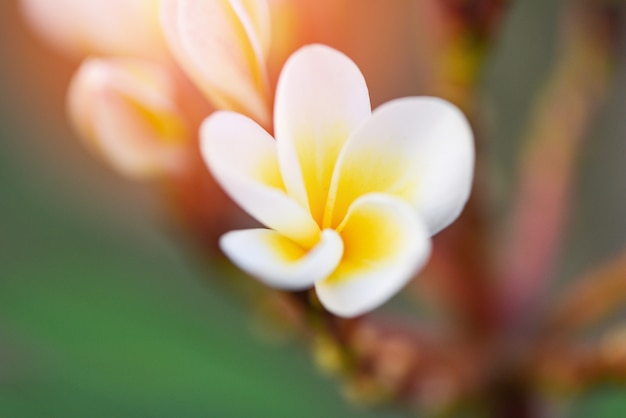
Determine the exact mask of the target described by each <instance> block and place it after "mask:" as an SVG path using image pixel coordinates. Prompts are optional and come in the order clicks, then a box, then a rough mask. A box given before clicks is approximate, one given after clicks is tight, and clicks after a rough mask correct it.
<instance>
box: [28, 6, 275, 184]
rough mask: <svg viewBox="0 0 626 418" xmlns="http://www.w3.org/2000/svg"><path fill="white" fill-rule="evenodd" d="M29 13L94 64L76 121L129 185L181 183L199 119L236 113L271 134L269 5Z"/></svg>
mask: <svg viewBox="0 0 626 418" xmlns="http://www.w3.org/2000/svg"><path fill="white" fill-rule="evenodd" d="M21 5H22V9H23V10H24V14H25V16H26V17H27V19H28V21H29V22H31V24H32V25H33V26H34V28H35V29H36V30H37V31H38V32H39V33H40V34H42V35H43V37H44V38H45V39H47V40H49V41H50V42H51V43H53V44H54V45H56V46H58V47H59V48H60V49H62V50H64V51H67V52H69V53H71V54H72V55H74V56H78V57H81V58H86V57H87V59H85V61H83V63H82V64H81V66H80V68H79V69H78V71H77V72H76V74H75V76H74V78H73V80H72V83H71V86H70V90H69V97H68V105H69V114H70V119H71V121H72V122H73V124H74V126H75V127H76V130H77V131H78V133H79V134H80V136H81V137H82V138H83V139H85V140H86V143H87V144H88V146H89V147H90V148H91V149H92V150H94V151H96V153H97V154H98V155H99V156H100V157H102V158H103V159H104V160H106V161H107V162H109V163H110V164H111V165H112V166H113V167H114V168H115V169H116V170H117V171H119V172H121V173H122V174H124V175H126V176H128V177H131V178H136V179H147V178H154V177H156V176H163V175H176V174H178V173H180V172H181V171H182V170H183V169H184V167H185V166H189V165H190V158H192V157H191V156H192V154H193V151H194V149H195V148H196V142H195V141H194V139H195V137H196V132H197V123H198V122H199V121H200V120H201V118H199V117H195V116H196V115H197V114H198V113H200V112H203V116H206V114H207V113H209V112H210V111H211V110H212V108H219V109H229V110H234V111H237V112H241V113H244V114H246V115H249V116H251V117H253V118H255V120H257V121H259V122H260V123H262V124H264V125H265V126H267V124H268V123H269V121H270V120H271V117H270V112H271V94H270V87H269V81H268V76H267V65H266V56H267V54H268V51H269V38H270V30H269V28H270V22H269V7H268V3H267V2H266V0H88V1H86V0H22V1H21ZM181 70H182V71H181ZM183 72H184V73H185V74H186V75H187V76H188V77H189V78H190V79H191V80H192V81H193V82H194V83H195V85H196V86H197V89H198V90H200V91H201V93H204V96H205V99H203V100H198V97H200V96H201V94H198V92H197V91H196V87H192V83H189V81H188V80H186V79H185V76H184V75H183ZM189 96H192V97H189ZM183 104H184V105H183ZM190 104H193V105H195V108H194V109H191V112H190V108H191V107H192V106H190ZM190 113H193V115H192V114H190Z"/></svg>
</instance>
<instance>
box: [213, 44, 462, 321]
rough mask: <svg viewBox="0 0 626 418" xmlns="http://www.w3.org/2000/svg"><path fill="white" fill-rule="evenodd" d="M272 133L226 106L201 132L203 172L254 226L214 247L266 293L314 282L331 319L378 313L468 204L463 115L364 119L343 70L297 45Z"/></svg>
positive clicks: (415, 108) (408, 104)
mask: <svg viewBox="0 0 626 418" xmlns="http://www.w3.org/2000/svg"><path fill="white" fill-rule="evenodd" d="M274 127H275V136H276V139H275V140H274V138H272V137H271V136H270V134H268V133H267V132H266V131H264V130H263V129H262V128H261V127H260V126H259V125H258V124H257V123H256V122H254V121H253V120H251V119H249V118H248V117H246V116H243V115H240V114H237V113H234V112H227V111H221V112H217V113H215V114H213V115H212V116H211V117H209V118H208V119H207V120H206V121H205V122H204V123H203V125H202V128H201V148H202V154H203V157H204V159H205V161H206V163H207V165H208V167H209V168H210V170H211V171H212V173H213V175H214V176H215V178H216V179H217V180H218V182H219V183H220V184H221V185H222V187H223V188H224V189H225V190H226V192H227V193H228V194H229V195H230V196H231V197H232V198H233V199H234V200H235V201H236V202H237V203H238V204H239V205H241V207H242V208H243V209H244V210H246V211H247V212H248V213H249V214H250V215H251V216H253V217H254V218H256V219H257V220H258V221H259V222H261V223H262V224H263V225H264V226H266V227H267V228H260V229H249V230H241V231H231V232H229V233H227V234H225V235H224V236H222V238H221V240H220V245H221V248H222V249H223V251H224V252H225V253H226V255H227V256H228V257H229V258H230V259H231V260H232V261H233V262H234V263H235V264H236V265H237V266H239V267H240V268H241V269H243V270H244V271H246V272H247V273H249V274H251V275H253V276H256V277H257V278H258V279H260V280H261V281H263V282H265V283H267V284H268V285H270V286H274V287H277V288H282V289H288V290H300V289H306V288H309V287H311V286H315V290H316V292H317V295H318V297H319V300H320V302H321V303H322V304H323V305H324V306H325V307H326V308H327V309H328V310H329V311H331V312H333V313H335V314H337V315H340V316H345V317H351V316H355V315H359V314H362V313H365V312H367V311H369V310H372V309H374V308H375V307H377V306H379V305H381V304H382V303H384V302H385V301H386V300H388V299H389V298H390V297H391V296H393V295H394V294H395V293H396V292H398V291H399V290H400V289H401V288H402V287H403V286H404V285H405V284H406V282H407V281H408V280H409V279H410V278H411V277H412V276H413V275H414V274H415V273H416V271H418V270H419V269H420V268H421V267H422V266H423V265H424V264H425V263H426V261H427V259H428V257H429V253H430V249H431V243H430V237H431V236H432V235H433V234H435V233H437V232H438V231H439V230H441V229H442V228H444V227H446V226H447V225H448V224H450V223H451V222H452V221H453V220H454V219H455V218H456V217H457V216H458V215H459V213H460V212H461V210H462V208H463V206H464V204H465V202H466V200H467V198H468V196H469V192H470V188H471V183H472V175H473V165H474V150H473V140H472V132H471V130H470V127H469V125H468V123H467V121H466V119H465V117H464V116H463V114H462V113H461V112H460V111H459V110H458V109H457V108H456V107H454V106H453V105H452V104H450V103H448V102H446V101H444V100H441V99H437V98H431V97H409V98H403V99H398V100H393V101H391V102H388V103H386V104H384V105H382V106H380V107H379V108H378V109H376V110H375V111H374V112H371V109H370V101H369V94H368V90H367V86H366V84H365V81H364V79H363V76H362V74H361V73H360V71H359V69H358V68H357V66H356V65H355V64H354V63H353V62H352V61H351V60H350V59H349V58H348V57H346V56H345V55H343V54H342V53H340V52H338V51H335V50H333V49H331V48H329V47H325V46H322V45H311V46H306V47H303V48H301V49H300V50H298V51H297V52H296V53H294V54H293V55H292V56H291V57H290V58H289V60H288V61H287V63H286V64H285V66H284V68H283V71H282V73H281V75H280V78H279V81H278V87H277V92H276V103H275V109H274Z"/></svg>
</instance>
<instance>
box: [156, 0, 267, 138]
mask: <svg viewBox="0 0 626 418" xmlns="http://www.w3.org/2000/svg"><path fill="white" fill-rule="evenodd" d="M161 21H162V24H163V29H164V32H165V36H166V38H167V41H168V42H169V46H170V49H171V51H172V53H173V55H174V56H175V57H176V59H177V60H178V63H179V64H180V65H181V67H182V68H184V69H185V71H186V72H187V74H188V75H189V76H190V78H191V79H192V80H194V82H195V83H196V84H197V86H198V87H199V88H200V90H202V92H204V94H205V95H206V96H207V98H209V99H210V100H211V102H212V103H213V104H214V105H215V107H217V108H220V109H228V110H234V111H237V112H240V113H244V114H246V115H248V116H250V117H252V118H253V119H255V120H256V121H257V122H259V123H260V124H262V125H263V126H265V127H267V126H269V125H270V122H271V117H270V114H271V92H270V87H269V81H268V76H267V68H266V56H267V52H268V49H269V38H270V33H269V10H268V6H267V3H266V2H265V1H262V0H246V1H236V0H164V1H163V2H162V6H161Z"/></svg>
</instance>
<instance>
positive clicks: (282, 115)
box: [274, 45, 371, 222]
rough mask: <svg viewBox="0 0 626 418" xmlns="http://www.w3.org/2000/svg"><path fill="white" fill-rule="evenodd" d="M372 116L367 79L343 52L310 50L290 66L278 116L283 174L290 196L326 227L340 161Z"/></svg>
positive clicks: (292, 59)
mask: <svg viewBox="0 0 626 418" xmlns="http://www.w3.org/2000/svg"><path fill="white" fill-rule="evenodd" d="M370 114H371V110H370V102H369V95H368V91H367V86H366V84H365V80H364V79H363V75H362V74H361V72H360V71H359V69H358V67H357V66H356V65H355V64H354V63H353V62H352V61H351V60H350V59H349V58H348V57H347V56H345V55H344V54H342V53H341V52H339V51H336V50H334V49H331V48H329V47H326V46H322V45H310V46H306V47H303V48H301V49H300V50H298V51H296V52H295V53H294V54H293V55H292V56H291V57H290V58H289V59H288V60H287V63H286V64H285V66H284V68H283V71H282V73H281V75H280V78H279V80H278V87H277V89H276V106H275V114H274V128H275V134H276V140H277V141H278V152H279V161H280V165H281V171H282V173H283V178H284V179H285V186H286V188H287V190H288V191H289V194H290V195H291V196H294V198H295V199H297V200H298V201H299V202H301V203H302V204H303V205H308V206H309V208H310V210H311V213H312V214H313V217H314V218H315V219H316V220H318V221H320V222H321V219H322V216H323V212H324V206H325V204H326V195H327V193H328V187H329V185H330V179H331V176H332V172H333V168H334V166H335V161H336V159H337V156H338V155H339V152H340V151H341V148H342V147H343V145H344V143H345V141H346V140H347V139H348V136H349V135H350V133H351V132H352V131H354V129H355V128H356V127H357V126H359V125H360V124H361V123H363V121H365V120H366V119H367V118H368V117H369V116H370Z"/></svg>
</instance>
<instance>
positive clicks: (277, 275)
mask: <svg viewBox="0 0 626 418" xmlns="http://www.w3.org/2000/svg"><path fill="white" fill-rule="evenodd" d="M220 246H221V248H222V251H224V253H226V255H227V256H228V258H230V259H231V260H232V262H233V263H235V264H236V265H237V266H238V267H239V268H241V269H242V270H243V271H245V272H247V273H248V274H250V275H252V276H255V277H257V278H258V279H259V280H261V281H262V282H264V283H266V284H268V285H270V286H272V287H277V288H280V289H288V290H301V289H306V288H308V287H311V286H312V285H313V283H315V282H317V281H319V280H322V279H324V278H326V277H328V275H329V274H331V273H332V271H333V270H334V269H335V268H336V267H337V264H339V261H340V260H341V255H342V253H343V243H342V242H341V238H340V237H339V234H337V232H335V231H333V230H330V229H327V230H325V231H322V233H321V234H320V241H319V242H318V243H317V244H316V245H315V246H314V247H313V248H312V249H310V250H308V251H307V250H305V249H303V248H302V247H301V246H299V245H298V244H296V243H295V242H293V241H291V240H289V239H288V238H285V237H284V236H282V235H280V234H279V233H278V232H276V231H272V230H270V229H248V230H244V231H233V232H229V233H227V234H225V235H224V236H222V238H221V240H220Z"/></svg>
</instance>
